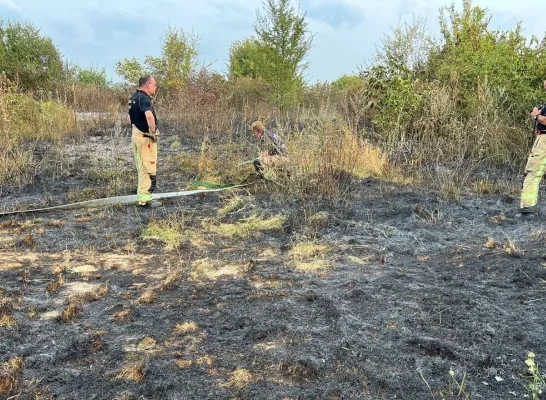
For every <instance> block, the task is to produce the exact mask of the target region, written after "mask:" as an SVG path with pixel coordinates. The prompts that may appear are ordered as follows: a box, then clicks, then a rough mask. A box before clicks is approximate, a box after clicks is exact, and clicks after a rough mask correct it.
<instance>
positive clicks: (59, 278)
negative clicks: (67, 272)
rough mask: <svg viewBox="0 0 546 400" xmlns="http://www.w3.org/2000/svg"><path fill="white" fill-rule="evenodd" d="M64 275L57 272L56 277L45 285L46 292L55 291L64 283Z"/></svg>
mask: <svg viewBox="0 0 546 400" xmlns="http://www.w3.org/2000/svg"><path fill="white" fill-rule="evenodd" d="M64 283H65V282H64V275H63V274H62V273H59V274H57V279H55V280H54V281H53V282H51V283H49V284H48V285H47V286H46V292H47V293H57V292H58V291H59V289H60V288H61V286H63V285H64Z"/></svg>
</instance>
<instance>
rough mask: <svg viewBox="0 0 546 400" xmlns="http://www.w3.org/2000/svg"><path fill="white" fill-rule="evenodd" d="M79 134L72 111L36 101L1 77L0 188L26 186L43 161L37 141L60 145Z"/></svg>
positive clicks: (58, 105) (59, 105)
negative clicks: (37, 152) (10, 185)
mask: <svg viewBox="0 0 546 400" xmlns="http://www.w3.org/2000/svg"><path fill="white" fill-rule="evenodd" d="M77 132H78V130H77V128H76V117H75V114H74V112H73V111H72V110H71V109H70V108H68V107H66V106H64V105H62V104H60V103H58V102H55V101H43V102H40V101H37V100H35V99H34V98H32V97H31V96H30V95H28V94H23V93H18V92H17V90H16V88H15V86H14V85H13V84H12V83H11V82H10V81H9V80H8V79H7V78H6V76H5V75H3V76H2V77H1V85H0V141H1V142H2V147H1V148H0V185H4V184H15V185H19V186H22V185H26V184H29V183H31V182H32V179H33V176H34V174H36V173H37V171H38V170H39V168H40V165H41V164H42V163H43V161H41V160H39V159H37V158H36V157H35V150H36V147H37V145H38V144H39V143H40V142H55V143H59V142H61V141H62V140H63V139H64V138H66V137H67V136H73V135H75V134H76V133H77Z"/></svg>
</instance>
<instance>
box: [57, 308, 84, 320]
mask: <svg viewBox="0 0 546 400" xmlns="http://www.w3.org/2000/svg"><path fill="white" fill-rule="evenodd" d="M80 312H81V307H80V306H79V305H77V304H76V303H70V304H69V305H68V307H66V309H64V310H63V311H62V312H61V315H60V316H59V321H60V322H72V321H74V320H75V319H76V317H77V316H78V314H79V313H80Z"/></svg>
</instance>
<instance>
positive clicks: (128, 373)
mask: <svg viewBox="0 0 546 400" xmlns="http://www.w3.org/2000/svg"><path fill="white" fill-rule="evenodd" d="M144 375H145V374H144V363H143V362H141V361H138V362H129V363H127V364H125V365H124V366H123V367H122V368H121V369H120V370H119V372H118V373H117V375H116V379H125V380H128V381H132V382H140V381H142V380H143V379H144Z"/></svg>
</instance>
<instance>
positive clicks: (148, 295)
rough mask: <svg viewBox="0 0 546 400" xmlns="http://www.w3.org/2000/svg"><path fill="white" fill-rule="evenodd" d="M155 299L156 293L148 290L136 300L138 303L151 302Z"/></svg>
mask: <svg viewBox="0 0 546 400" xmlns="http://www.w3.org/2000/svg"><path fill="white" fill-rule="evenodd" d="M154 301H155V293H154V291H153V290H146V291H145V292H144V293H142V294H141V295H140V297H139V298H138V299H137V300H136V304H151V303H153V302H154Z"/></svg>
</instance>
